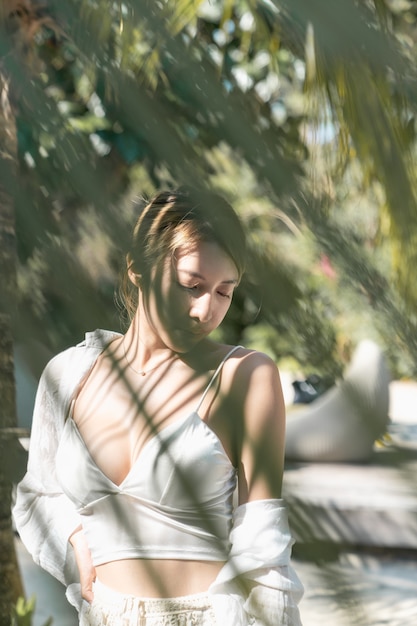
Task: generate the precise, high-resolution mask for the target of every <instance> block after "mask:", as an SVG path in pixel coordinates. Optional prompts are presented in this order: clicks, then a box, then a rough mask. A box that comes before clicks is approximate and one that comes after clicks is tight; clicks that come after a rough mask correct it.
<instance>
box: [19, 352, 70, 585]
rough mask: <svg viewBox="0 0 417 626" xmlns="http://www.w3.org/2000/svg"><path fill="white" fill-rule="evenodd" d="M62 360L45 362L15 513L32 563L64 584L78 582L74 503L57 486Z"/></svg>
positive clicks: (62, 416) (63, 403)
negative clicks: (56, 460) (56, 466)
mask: <svg viewBox="0 0 417 626" xmlns="http://www.w3.org/2000/svg"><path fill="white" fill-rule="evenodd" d="M61 361H62V358H61V359H59V355H58V357H55V359H52V361H50V362H49V364H48V365H47V366H46V368H45V370H44V372H43V374H42V377H41V379H40V381H39V386H38V391H37V394H36V400H35V408H34V413H33V420H32V429H31V436H30V446H29V458H28V467H27V472H26V474H25V476H24V478H23V479H22V481H21V482H20V483H19V484H18V486H17V490H16V500H15V505H14V507H13V517H14V521H15V525H16V529H17V531H18V533H19V535H20V537H21V539H22V541H23V543H24V545H25V546H26V548H27V549H28V551H29V552H30V554H31V555H32V558H33V560H34V561H35V563H37V564H38V565H40V566H41V567H42V568H43V569H45V570H46V571H47V572H49V573H50V574H52V576H54V577H55V578H57V579H58V580H59V581H60V582H62V583H63V584H65V585H68V584H70V583H72V582H76V581H77V580H78V570H77V566H76V562H75V558H74V554H73V549H72V546H71V544H70V543H69V542H68V539H69V537H70V535H71V534H72V533H73V532H74V531H75V530H76V529H77V528H79V527H80V525H81V521H80V517H79V515H78V514H77V512H76V510H75V506H74V505H73V504H72V502H71V501H70V500H69V498H68V497H67V496H65V495H64V493H63V492H62V489H61V488H60V486H59V483H58V480H57V475H56V469H55V457H56V452H57V448H58V444H59V440H60V436H61V433H62V429H63V426H64V420H65V410H66V409H65V407H66V406H67V402H66V398H65V397H64V393H63V391H62V385H60V378H61V375H60V372H61V371H62V367H61Z"/></svg>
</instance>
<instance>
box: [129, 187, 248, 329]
mask: <svg viewBox="0 0 417 626" xmlns="http://www.w3.org/2000/svg"><path fill="white" fill-rule="evenodd" d="M245 239H246V238H245V233H244V230H243V226H242V224H241V222H240V220H239V218H238V216H237V215H236V213H235V211H234V210H233V208H232V207H231V205H230V204H229V203H228V202H226V200H225V199H224V198H222V197H221V196H218V195H217V194H214V193H212V192H209V191H206V190H204V191H201V190H198V191H197V190H195V189H189V188H187V189H184V188H181V189H179V190H175V191H161V192H159V193H157V194H156V195H155V196H154V197H153V198H152V199H151V200H150V201H149V202H148V203H147V204H146V206H145V207H144V209H143V210H142V212H141V214H140V215H139V218H138V220H137V222H136V225H135V227H134V230H133V236H132V242H131V246H130V249H129V252H128V254H127V259H128V264H127V267H126V268H125V270H124V273H123V276H122V282H121V286H120V290H119V299H120V301H121V304H122V306H123V307H124V309H125V314H126V315H127V318H128V321H130V320H132V318H133V316H134V314H135V312H136V308H137V304H138V291H137V288H135V286H134V285H132V282H131V280H130V278H129V274H128V272H129V270H131V271H133V272H134V273H135V274H137V275H138V279H139V280H140V285H141V288H142V289H143V290H145V291H146V289H147V287H148V286H149V284H150V277H151V272H152V269H153V268H155V267H157V268H160V267H162V264H163V263H164V261H165V260H166V258H167V257H168V255H170V256H171V258H173V256H174V254H175V251H176V250H178V248H179V247H184V246H185V247H190V248H192V247H194V246H195V245H196V244H198V243H201V242H213V243H216V244H218V245H219V246H220V247H221V248H222V249H223V250H224V251H225V252H226V254H228V255H229V256H230V258H231V259H232V261H233V262H234V264H235V265H236V268H237V271H238V276H239V280H240V278H241V277H242V274H243V273H244V270H245V259H246V241H245Z"/></svg>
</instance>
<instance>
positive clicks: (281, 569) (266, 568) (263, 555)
mask: <svg viewBox="0 0 417 626" xmlns="http://www.w3.org/2000/svg"><path fill="white" fill-rule="evenodd" d="M230 541H231V549H230V553H229V557H228V560H227V562H226V563H225V565H224V566H223V568H222V569H221V571H220V572H219V574H218V576H217V578H216V580H215V581H214V583H213V584H212V585H211V587H210V590H209V591H210V595H211V597H212V601H213V606H214V609H215V611H216V612H218V617H219V619H220V618H221V622H220V623H227V624H228V625H229V626H249V625H251V626H252V625H253V626H276V624H281V625H283V626H301V619H300V613H299V609H298V604H299V602H300V600H301V598H302V595H303V592H304V589H303V586H302V584H301V582H300V580H299V579H298V577H297V575H296V573H295V571H294V570H293V568H292V566H291V563H290V560H291V549H292V545H293V543H294V540H293V538H292V536H291V533H290V530H289V526H288V517H287V511H286V508H285V505H284V502H283V500H278V499H275V500H272V499H271V500H257V501H252V502H248V503H246V504H243V505H241V506H239V507H237V509H236V511H235V515H234V521H233V527H232V531H231V534H230Z"/></svg>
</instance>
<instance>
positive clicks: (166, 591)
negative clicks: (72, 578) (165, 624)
mask: <svg viewBox="0 0 417 626" xmlns="http://www.w3.org/2000/svg"><path fill="white" fill-rule="evenodd" d="M223 564H224V563H223V562H221V561H185V560H171V559H125V560H120V561H112V562H110V563H104V564H103V565H98V566H97V567H96V574H97V578H98V579H99V580H100V581H101V582H102V583H103V584H104V585H106V586H107V587H110V588H111V589H114V590H115V591H119V592H120V593H123V594H128V595H134V596H138V597H143V598H176V597H179V596H186V595H191V594H195V593H202V592H204V591H207V589H208V588H209V587H210V585H211V583H212V582H214V580H215V579H216V577H217V574H218V573H219V571H220V570H221V568H222V566H223Z"/></svg>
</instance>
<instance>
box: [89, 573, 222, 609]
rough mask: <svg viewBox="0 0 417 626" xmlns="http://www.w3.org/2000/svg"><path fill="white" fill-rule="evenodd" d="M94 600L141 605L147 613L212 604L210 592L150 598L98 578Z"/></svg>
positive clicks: (105, 603) (103, 602) (196, 607)
mask: <svg viewBox="0 0 417 626" xmlns="http://www.w3.org/2000/svg"><path fill="white" fill-rule="evenodd" d="M93 592H94V600H95V601H98V602H100V604H104V605H112V606H115V605H118V606H122V605H123V606H124V607H125V608H128V607H129V608H133V606H140V607H141V608H142V610H144V611H145V612H146V614H151V613H161V612H175V611H178V610H191V609H194V610H204V609H208V608H210V607H211V606H212V604H211V601H210V599H209V596H208V593H207V592H203V593H195V594H191V595H187V596H178V597H174V598H149V597H142V596H135V595H133V594H125V593H121V592H119V591H116V590H115V589H112V588H111V587H107V585H104V584H103V583H102V582H101V581H100V580H98V579H97V580H96V582H95V583H94V587H93Z"/></svg>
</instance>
